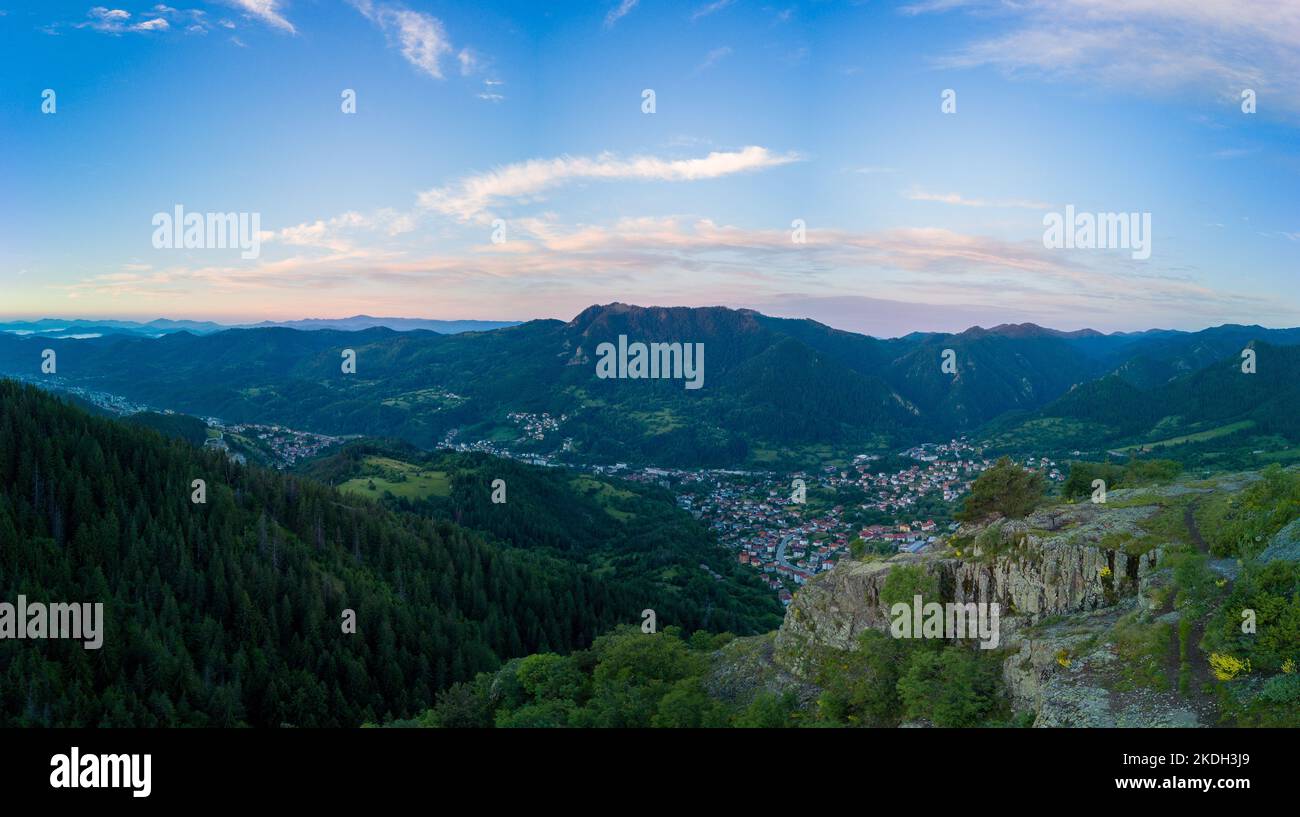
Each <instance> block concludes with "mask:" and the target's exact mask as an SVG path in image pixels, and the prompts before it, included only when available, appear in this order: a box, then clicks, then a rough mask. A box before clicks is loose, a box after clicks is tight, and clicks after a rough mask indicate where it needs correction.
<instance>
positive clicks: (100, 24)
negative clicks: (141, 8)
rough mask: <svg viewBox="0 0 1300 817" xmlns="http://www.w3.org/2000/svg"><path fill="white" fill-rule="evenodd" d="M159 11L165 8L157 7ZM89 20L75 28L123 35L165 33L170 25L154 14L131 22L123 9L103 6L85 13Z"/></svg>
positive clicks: (76, 25) (129, 15)
mask: <svg viewBox="0 0 1300 817" xmlns="http://www.w3.org/2000/svg"><path fill="white" fill-rule="evenodd" d="M158 8H159V9H164V10H169V11H170V10H171V9H167V8H166V7H165V6H159V7H158ZM86 16H87V17H88V18H89V19H88V20H86V21H85V22H81V23H75V24H74V27H75V28H89V29H91V30H92V31H98V32H100V33H102V34H124V33H126V32H138V33H143V32H148V31H167V30H168V29H169V28H171V25H170V24H169V23H168V22H167V20H166V19H164V18H163V17H160V16H158V15H157V14H155V15H154V16H152V17H148V18H146V19H142V20H139V21H135V22H133V21H132V19H131V13H130V12H129V11H125V10H123V9H110V8H106V7H104V6H95V7H94V8H92V9H91V10H90V11H88V12H86Z"/></svg>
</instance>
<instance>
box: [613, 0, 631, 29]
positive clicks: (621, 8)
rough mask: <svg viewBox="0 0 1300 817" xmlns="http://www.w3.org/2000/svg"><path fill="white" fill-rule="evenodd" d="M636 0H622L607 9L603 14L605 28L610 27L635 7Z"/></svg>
mask: <svg viewBox="0 0 1300 817" xmlns="http://www.w3.org/2000/svg"><path fill="white" fill-rule="evenodd" d="M637 2H638V0H622V2H620V3H619V4H618V5H617V6H615V7H614V8H612V9H610V10H609V14H606V15H605V28H612V27H613V25H614V24H615V23H617V22H618V21H619V20H622V19H623V18H624V17H626V16H627V15H628V12H630V11H631V10H632V9H634V8H636V4H637Z"/></svg>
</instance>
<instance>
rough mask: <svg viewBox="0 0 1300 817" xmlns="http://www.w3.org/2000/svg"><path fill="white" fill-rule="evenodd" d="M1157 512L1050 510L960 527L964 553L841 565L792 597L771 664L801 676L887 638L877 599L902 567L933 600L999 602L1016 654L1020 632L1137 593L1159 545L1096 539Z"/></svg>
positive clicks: (1088, 507) (885, 613)
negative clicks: (924, 577)
mask: <svg viewBox="0 0 1300 817" xmlns="http://www.w3.org/2000/svg"><path fill="white" fill-rule="evenodd" d="M1157 510H1158V508H1157V507H1156V506H1154V505H1152V506H1139V507H1132V508H1114V507H1109V508H1108V507H1105V506H1098V505H1093V504H1091V503H1086V504H1079V505H1062V506H1055V507H1053V508H1050V509H1047V510H1044V511H1039V512H1036V513H1035V514H1032V515H1031V516H1029V517H1027V518H1025V519H1023V520H997V521H995V522H992V523H990V524H987V525H980V526H966V527H963V528H962V529H961V530H959V531H958V532H957V536H956V538H955V540H954V542H955V543H962V542H966V543H969V544H967V545H966V547H964V548H963V547H960V546H957V547H953V548H948V547H945V548H943V550H942V552H940V553H936V554H899V555H898V556H894V557H891V558H889V559H886V560H880V561H865V562H863V561H853V560H845V561H842V562H841V563H840V564H838V565H836V567H835V569H834V570H831V571H829V572H828V573H824V574H821V575H819V576H817V577H815V578H813V579H811V580H810V581H809V582H808V583H807V584H806V585H805V586H804V587H803V588H802V589H800V591H799V592H798V593H797V594H795V598H794V601H793V602H791V604H790V607H789V609H787V610H786V616H785V621H784V622H783V623H782V625H781V629H780V631H779V632H778V634H777V638H776V645H775V655H776V660H777V662H778V663H779V664H781V665H782V666H784V667H786V668H787V669H789V670H790V671H791V672H793V673H794V674H796V675H803V674H806V673H807V672H809V671H810V667H809V666H808V659H809V657H810V656H811V655H812V653H813V652H814V651H815V650H816V648H818V647H832V648H836V649H843V650H849V649H854V648H855V647H856V645H857V641H858V636H859V635H860V634H861V633H862V632H863V631H865V630H867V629H876V630H881V631H883V632H888V630H889V624H890V616H889V610H888V608H887V606H886V605H885V604H884V603H883V602H882V601H881V599H880V593H881V590H882V589H883V588H884V585H885V579H886V577H887V576H888V575H889V573H890V571H892V570H893V569H895V568H896V567H898V566H900V565H907V564H911V565H918V566H920V567H922V568H923V569H924V570H925V571H926V572H927V573H929V574H930V575H932V576H934V577H935V578H936V579H937V581H938V587H939V595H940V598H938V599H926V600H925V601H927V602H928V601H938V602H943V603H946V602H957V603H961V604H965V603H968V602H974V603H988V604H992V603H997V604H998V605H1000V610H1001V616H1002V621H1001V626H1002V646H1005V647H1012V648H1014V647H1016V646H1017V644H1016V641H1015V637H1014V634H1015V632H1016V631H1017V630H1019V629H1020V628H1021V627H1023V626H1026V625H1032V624H1035V623H1037V622H1039V621H1041V620H1042V619H1044V618H1047V617H1049V616H1057V615H1068V614H1072V613H1077V612H1082V611H1088V610H1095V609H1099V608H1103V607H1108V606H1111V605H1114V604H1115V603H1116V602H1117V601H1119V600H1120V599H1122V598H1126V597H1131V596H1135V595H1137V593H1138V591H1139V589H1140V588H1141V586H1142V583H1143V579H1144V577H1145V576H1147V575H1149V574H1151V573H1154V571H1155V568H1156V564H1157V562H1158V560H1159V557H1160V552H1161V549H1160V548H1158V547H1157V548H1153V549H1151V550H1149V551H1147V552H1145V553H1142V554H1140V555H1130V554H1127V553H1125V552H1124V551H1123V550H1118V549H1114V548H1106V547H1103V546H1102V545H1101V542H1102V540H1103V538H1104V537H1108V535H1110V534H1125V533H1127V534H1129V535H1130V536H1132V537H1134V538H1137V537H1140V536H1141V534H1142V531H1141V529H1140V528H1139V527H1138V523H1139V522H1140V521H1142V520H1144V519H1146V518H1147V517H1149V516H1151V515H1152V514H1153V513H1155V512H1156V511H1157ZM1112 541H1114V540H1112ZM958 554H960V555H958Z"/></svg>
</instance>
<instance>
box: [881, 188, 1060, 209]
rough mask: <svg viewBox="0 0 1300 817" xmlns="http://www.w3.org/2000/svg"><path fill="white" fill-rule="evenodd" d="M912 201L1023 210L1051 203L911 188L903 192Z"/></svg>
mask: <svg viewBox="0 0 1300 817" xmlns="http://www.w3.org/2000/svg"><path fill="white" fill-rule="evenodd" d="M903 196H904V197H906V198H909V199H911V200H912V201H935V202H939V203H941V204H956V205H959V206H961V207H1013V208H1019V209H1024V210H1047V209H1049V208H1051V206H1052V205H1050V204H1047V203H1045V202H1041V201H1032V200H1029V199H968V198H966V197H965V196H963V195H961V194H960V193H929V192H926V191H925V190H918V189H915V188H914V189H912V190H909V191H907V192H905V193H904V194H903Z"/></svg>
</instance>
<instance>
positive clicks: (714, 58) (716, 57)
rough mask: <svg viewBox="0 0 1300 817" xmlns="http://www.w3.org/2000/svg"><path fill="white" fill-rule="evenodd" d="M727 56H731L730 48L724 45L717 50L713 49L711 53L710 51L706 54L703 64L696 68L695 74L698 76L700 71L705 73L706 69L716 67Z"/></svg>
mask: <svg viewBox="0 0 1300 817" xmlns="http://www.w3.org/2000/svg"><path fill="white" fill-rule="evenodd" d="M729 56H731V46H729V45H724V46H721V47H719V48H715V49H713V50H712V51H710V52H709V53H708V54H705V55H704V62H702V63H700V64H699V65H698V66H697V67H696V69H695V73H697V74H698V73H700V72H701V71H707V70H708V69H710V68H712V67H713V66H715V65H717V64H718V63H719V62H721V61H722V60H724V59H726V58H727V57H729Z"/></svg>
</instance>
